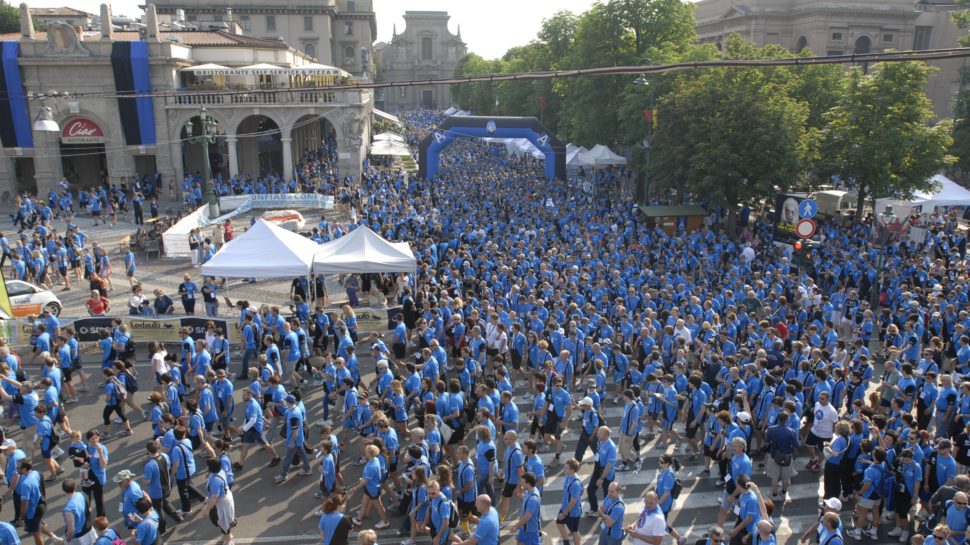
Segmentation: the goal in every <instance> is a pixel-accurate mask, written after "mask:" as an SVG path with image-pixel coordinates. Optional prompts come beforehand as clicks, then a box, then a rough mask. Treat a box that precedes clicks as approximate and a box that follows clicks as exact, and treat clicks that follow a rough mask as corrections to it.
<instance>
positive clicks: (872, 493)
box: [847, 447, 890, 540]
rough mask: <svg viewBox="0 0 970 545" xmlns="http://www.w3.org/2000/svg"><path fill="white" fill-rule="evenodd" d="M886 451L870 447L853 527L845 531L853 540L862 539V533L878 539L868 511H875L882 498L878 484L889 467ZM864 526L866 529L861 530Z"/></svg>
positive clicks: (887, 473)
mask: <svg viewBox="0 0 970 545" xmlns="http://www.w3.org/2000/svg"><path fill="white" fill-rule="evenodd" d="M885 462H886V451H885V449H883V448H882V447H876V448H874V449H872V463H871V464H870V465H869V467H867V468H866V470H865V471H864V472H863V473H862V488H861V489H860V490H859V492H858V494H859V502H858V505H857V509H856V513H855V515H856V520H855V528H853V529H851V530H849V531H848V532H847V533H848V535H849V537H851V538H852V539H855V540H860V539H862V533H863V531H865V533H866V535H868V536H869V537H871V538H872V539H879V533H878V527H877V526H874V525H872V524H871V523H870V521H869V518H868V517H869V513H870V512H876V513H877V514H878V511H877V509H878V508H879V503H880V502H881V501H882V500H883V499H884V498H882V497H881V496H880V495H879V491H878V489H879V485H880V484H882V481H883V479H884V478H886V476H887V475H889V471H890V470H889V467H887V465H886V463H885ZM863 528H866V530H863Z"/></svg>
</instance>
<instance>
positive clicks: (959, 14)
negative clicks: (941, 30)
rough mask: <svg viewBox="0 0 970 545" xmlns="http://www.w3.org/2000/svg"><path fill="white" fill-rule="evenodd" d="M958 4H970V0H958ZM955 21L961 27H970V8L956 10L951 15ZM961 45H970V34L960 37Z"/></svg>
mask: <svg viewBox="0 0 970 545" xmlns="http://www.w3.org/2000/svg"><path fill="white" fill-rule="evenodd" d="M956 3H957V5H960V6H970V0H956ZM951 18H952V19H953V23H954V24H956V25H957V26H958V27H960V28H970V10H962V11H954V12H953V15H952V16H951ZM960 45H962V46H968V45H970V35H968V36H961V37H960Z"/></svg>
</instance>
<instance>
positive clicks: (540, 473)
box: [522, 439, 546, 494]
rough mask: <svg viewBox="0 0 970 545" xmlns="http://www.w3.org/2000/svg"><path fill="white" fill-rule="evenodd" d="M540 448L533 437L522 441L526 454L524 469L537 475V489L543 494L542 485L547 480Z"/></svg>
mask: <svg viewBox="0 0 970 545" xmlns="http://www.w3.org/2000/svg"><path fill="white" fill-rule="evenodd" d="M538 448H539V446H538V444H537V443H536V442H535V441H534V440H532V439H527V440H526V441H525V442H524V443H522V451H523V454H524V455H525V457H524V460H523V464H522V469H523V470H524V471H529V472H531V473H532V474H534V475H535V476H536V489H538V490H539V493H540V494H542V485H543V484H544V483H545V480H546V469H545V466H544V465H543V463H542V459H541V458H539V454H538Z"/></svg>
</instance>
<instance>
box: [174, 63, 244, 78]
mask: <svg viewBox="0 0 970 545" xmlns="http://www.w3.org/2000/svg"><path fill="white" fill-rule="evenodd" d="M181 71H182V72H192V73H193V74H195V75H197V76H228V75H230V74H231V73H232V71H233V69H232V68H229V67H228V66H223V65H221V64H215V63H211V62H210V63H206V64H199V65H196V66H190V67H188V68H183V69H182V70H181Z"/></svg>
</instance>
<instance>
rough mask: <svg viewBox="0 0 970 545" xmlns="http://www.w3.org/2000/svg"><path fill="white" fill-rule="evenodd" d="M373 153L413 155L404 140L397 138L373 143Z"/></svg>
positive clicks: (371, 150)
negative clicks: (397, 139) (400, 140)
mask: <svg viewBox="0 0 970 545" xmlns="http://www.w3.org/2000/svg"><path fill="white" fill-rule="evenodd" d="M370 154H371V155H396V156H405V155H411V150H409V149H408V147H407V145H406V144H404V143H403V142H398V141H396V140H378V141H376V142H374V143H373V144H372V145H371V148H370Z"/></svg>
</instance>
